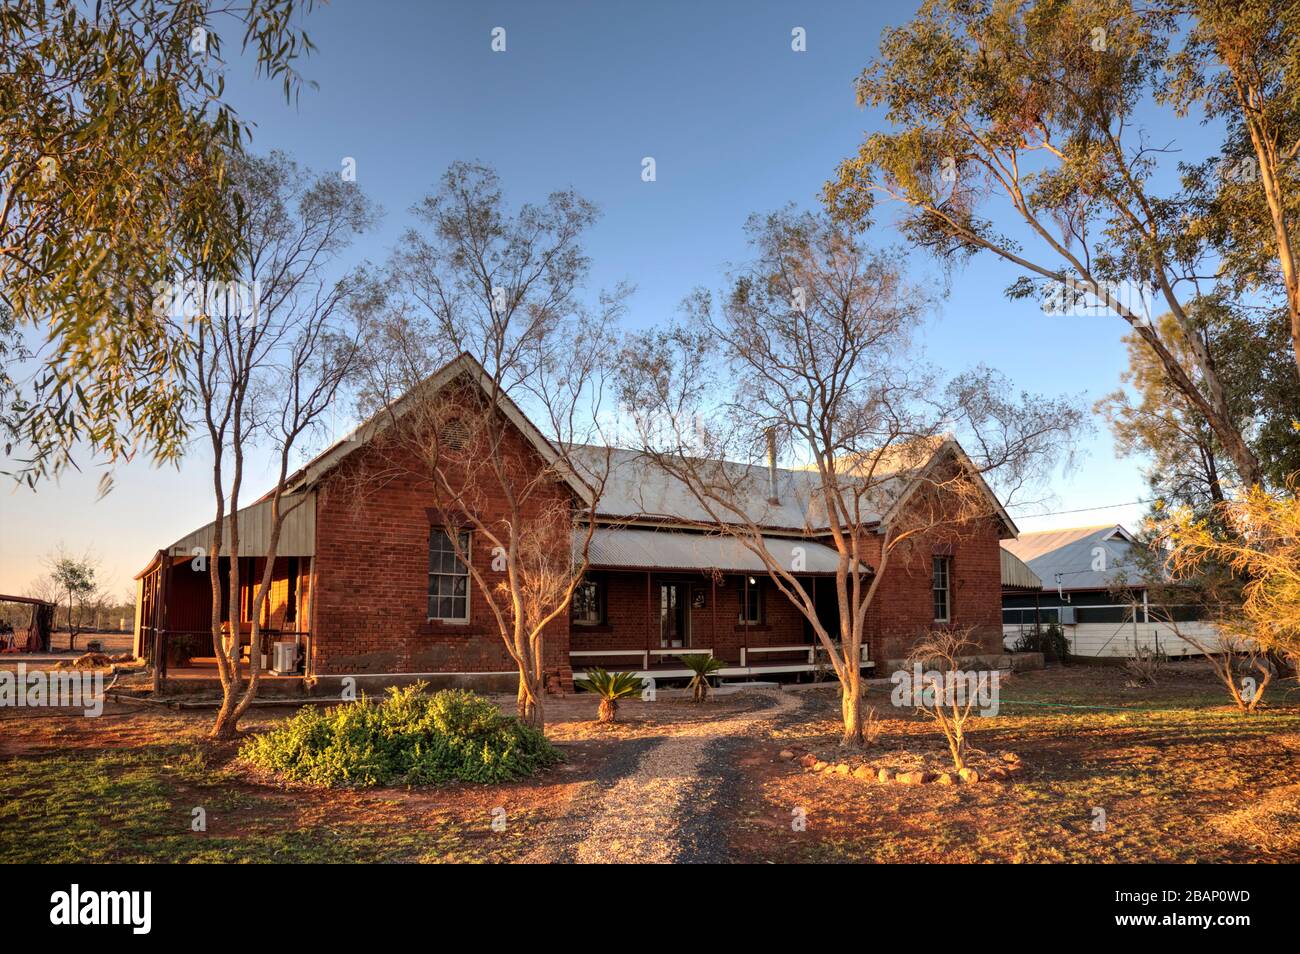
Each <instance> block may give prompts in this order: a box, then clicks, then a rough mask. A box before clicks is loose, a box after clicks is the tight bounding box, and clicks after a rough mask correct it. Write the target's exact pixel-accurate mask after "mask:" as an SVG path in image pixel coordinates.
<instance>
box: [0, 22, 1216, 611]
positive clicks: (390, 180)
mask: <svg viewBox="0 0 1300 954" xmlns="http://www.w3.org/2000/svg"><path fill="white" fill-rule="evenodd" d="M912 12H913V5H912V4H908V3H897V4H864V3H861V2H857V3H843V2H817V3H806V4H795V3H754V2H743V3H730V2H728V3H721V2H720V3H710V4H700V3H672V2H663V3H656V4H616V3H608V2H606V3H595V2H592V3H579V2H569V0H564V2H559V0H548V2H537V0H532V2H520V3H437V2H400V3H399V2H382V3H380V2H369V3H367V2H360V0H338V2H336V3H334V4H332V5H330V6H327V7H323V8H321V9H319V10H318V11H317V12H316V13H314V14H313V15H312V16H311V18H310V20H309V21H308V27H309V32H310V33H311V36H312V39H313V40H314V41H315V42H316V44H317V45H318V46H319V48H320V51H319V53H318V54H317V55H315V56H313V57H311V58H310V59H309V60H307V61H306V62H305V63H304V65H303V72H304V74H305V75H306V76H307V77H308V78H310V79H313V80H315V81H316V82H317V83H318V84H319V89H317V90H311V89H305V90H304V91H303V92H302V95H301V99H300V100H299V102H298V103H297V104H296V105H287V104H285V103H284V100H283V98H282V96H281V95H280V91H279V89H278V88H277V87H276V86H275V85H273V84H270V83H266V82H256V81H254V80H252V79H251V77H250V76H249V75H248V74H247V72H246V71H244V70H242V69H238V68H234V69H232V73H231V76H230V77H229V89H230V92H231V98H232V99H233V101H234V103H235V105H236V106H237V108H238V109H239V110H240V112H241V113H242V114H243V116H244V117H245V118H247V119H251V120H253V121H254V122H256V124H257V129H256V131H255V134H254V142H253V148H254V149H255V150H256V151H265V150H269V149H272V148H279V149H284V150H286V151H288V152H289V153H291V154H292V155H293V156H294V157H295V158H296V159H298V161H299V162H301V163H302V164H304V165H306V166H309V167H312V168H314V169H321V170H338V169H340V168H341V163H342V161H343V159H344V158H345V157H352V158H353V159H355V161H356V170H357V182H358V184H359V185H360V187H361V188H363V189H364V190H365V191H366V192H367V193H368V194H369V195H370V196H372V197H373V198H374V199H375V200H376V201H378V202H379V203H380V204H381V205H382V206H383V208H384V210H385V216H384V219H383V221H382V222H381V223H380V225H379V227H378V228H376V229H375V230H374V232H373V233H372V234H370V235H369V236H367V237H366V238H365V239H364V240H363V241H361V242H359V243H358V244H357V246H356V248H355V258H356V259H357V260H360V259H362V258H369V259H370V260H372V261H376V262H378V261H381V260H382V259H383V258H384V257H385V256H386V255H387V252H388V250H389V249H390V248H391V246H392V244H393V243H394V241H395V240H396V238H397V236H398V235H399V234H400V232H401V231H402V229H403V228H404V227H406V226H407V225H408V224H410V217H409V215H408V209H409V207H410V206H411V205H412V204H413V203H414V202H415V201H416V200H417V199H418V198H419V197H420V196H422V195H424V194H425V193H426V192H428V191H430V190H431V189H432V188H433V187H434V184H435V182H436V179H437V177H438V176H439V174H440V173H441V172H442V171H443V170H444V169H445V168H446V167H447V165H448V164H449V163H450V162H452V161H453V160H456V159H477V160H481V161H484V162H487V163H489V164H491V165H493V166H495V167H496V169H497V170H498V172H499V173H500V176H501V179H502V182H503V184H504V186H505V188H506V190H507V194H508V196H509V197H510V198H511V199H514V200H528V199H534V198H541V197H543V196H545V194H546V193H547V192H549V191H551V190H553V189H556V188H562V187H566V186H570V185H571V186H573V187H574V188H576V189H577V190H578V191H579V192H581V193H582V194H584V195H585V196H587V197H588V198H589V199H592V200H593V201H595V202H596V203H597V204H598V205H599V206H600V207H601V209H602V212H603V217H602V219H601V221H600V222H599V224H598V225H597V226H596V228H595V229H594V230H593V231H592V232H591V234H590V236H589V240H588V243H587V247H588V250H589V252H590V255H591V257H592V259H593V270H592V282H591V284H592V287H593V289H594V288H598V287H602V286H612V285H614V284H615V283H616V282H618V281H622V280H626V281H629V282H631V283H633V284H635V285H636V287H637V291H636V293H635V294H634V296H633V297H632V299H631V302H630V310H629V313H628V319H627V321H628V325H629V326H631V327H645V326H649V325H653V324H655V323H657V322H662V321H665V320H666V319H668V318H669V317H671V316H672V315H673V314H674V313H675V311H676V308H677V304H678V302H679V301H680V300H681V298H682V297H683V296H684V295H685V294H686V293H687V292H689V291H690V290H691V289H692V288H693V287H695V286H697V285H705V286H708V287H711V288H714V289H716V288H718V287H719V284H720V277H721V274H722V271H723V270H724V268H725V266H726V265H727V263H728V262H734V261H738V260H740V259H741V258H743V256H744V253H745V248H744V242H743V233H742V226H743V224H744V221H745V218H746V217H747V216H748V215H749V214H750V213H751V212H755V211H766V210H770V209H773V208H776V207H778V206H780V205H782V204H784V203H786V202H789V201H794V202H796V203H799V204H801V205H806V206H812V205H813V204H815V203H816V200H817V195H818V193H819V191H820V189H821V186H822V183H823V182H824V181H825V180H826V179H827V178H828V177H829V176H830V175H831V173H832V171H833V169H834V167H835V164H836V163H837V162H838V161H839V160H840V159H842V158H844V157H845V156H847V155H849V154H850V153H852V152H853V150H854V149H855V148H856V146H857V144H858V143H859V142H860V140H861V137H862V134H863V132H864V131H866V130H870V129H872V128H878V127H879V123H880V119H879V117H878V116H876V115H874V114H872V113H871V112H869V111H864V110H861V109H859V108H858V107H857V105H856V103H855V102H854V97H853V86H852V83H853V79H854V77H855V76H856V75H857V73H858V72H859V71H860V69H861V68H862V67H863V66H864V65H865V64H866V63H867V62H868V60H869V59H870V58H871V57H872V56H873V55H874V54H875V51H876V49H877V44H878V41H879V37H880V32H881V30H882V29H883V28H884V27H886V26H889V25H895V24H901V23H903V22H905V21H906V20H907V19H908V18H909V17H910V16H911V14H912ZM494 27H503V28H504V29H505V31H506V34H505V36H506V51H505V52H503V53H496V52H493V51H492V49H491V39H492V36H491V34H492V30H493V28H494ZM795 27H803V28H804V29H805V31H806V35H807V51H806V52H803V53H796V52H794V51H792V50H791V42H790V41H791V30H792V29H793V28H795ZM235 42H237V38H235V37H230V38H228V39H227V44H228V45H231V44H233V43H235ZM1151 120H1152V122H1156V121H1158V120H1163V117H1156V116H1152V117H1151ZM1157 131H1158V132H1159V133H1160V134H1161V135H1165V134H1167V135H1168V136H1169V137H1174V138H1179V137H1181V138H1182V139H1185V140H1186V143H1185V145H1187V146H1188V147H1189V151H1190V153H1191V155H1192V156H1193V157H1199V156H1200V154H1201V152H1203V151H1204V149H1205V148H1206V147H1207V146H1212V143H1210V142H1208V141H1206V140H1205V138H1204V137H1205V132H1204V131H1202V130H1199V129H1198V128H1197V127H1195V126H1194V125H1192V124H1182V127H1180V128H1176V129H1163V130H1157ZM646 156H651V157H653V158H654V159H655V162H656V167H657V181H655V182H649V183H648V182H643V181H642V179H641V168H642V166H641V163H642V159H643V158H644V157H646ZM1183 157H1184V158H1187V156H1186V155H1184V156H1183ZM1173 161H1174V160H1173V159H1170V166H1171V168H1172V163H1173ZM888 219H889V215H888V213H885V214H884V215H883V216H882V221H881V222H880V223H879V224H878V227H877V228H876V229H875V230H874V232H873V233H872V235H871V239H872V240H873V241H875V242H877V243H879V244H882V245H891V244H893V243H896V242H898V236H897V234H896V233H895V232H894V231H893V230H892V229H891V228H890V227H889V222H888ZM900 254H901V255H902V256H903V257H904V259H905V260H906V264H907V266H908V268H909V270H910V271H911V272H912V274H913V277H915V278H917V279H920V280H923V281H927V282H931V283H934V284H935V285H936V287H937V283H938V281H939V276H940V274H941V269H940V267H939V264H938V263H936V262H934V261H933V260H931V259H929V258H928V257H927V256H925V255H923V254H920V253H911V252H900ZM1015 277H1017V272H1015V271H1014V270H1012V269H1010V268H1009V267H1007V266H1004V265H1003V264H1001V263H1000V262H998V261H997V260H995V259H993V258H991V257H982V258H977V259H975V260H974V261H973V262H971V263H970V264H968V265H966V266H965V267H964V268H962V269H960V270H958V271H957V272H956V273H955V274H954V275H953V281H952V284H951V289H950V292H949V294H948V295H947V297H946V298H944V299H943V300H942V302H941V303H940V306H939V308H938V309H937V313H936V315H935V316H934V318H933V320H932V322H931V323H930V324H929V325H928V326H927V328H926V329H925V331H924V333H923V334H922V340H923V341H924V343H925V348H926V353H927V357H928V358H929V359H930V360H931V361H933V362H934V363H936V364H938V365H939V366H941V367H943V368H945V369H946V370H948V371H954V372H955V371H958V370H960V369H962V368H965V367H969V366H970V365H973V364H975V363H979V362H983V363H987V364H989V365H992V366H994V367H997V368H999V369H1000V370H1002V371H1003V372H1005V373H1006V374H1007V375H1008V376H1009V377H1010V378H1011V379H1012V381H1014V382H1015V384H1016V385H1017V386H1018V387H1020V388H1023V389H1025V390H1028V391H1033V392H1042V393H1047V394H1061V393H1070V394H1079V393H1083V394H1085V395H1086V397H1087V400H1088V402H1089V404H1091V402H1092V401H1093V400H1095V399H1096V398H1097V397H1100V396H1101V395H1102V394H1104V393H1106V392H1108V391H1110V390H1113V389H1114V388H1115V387H1116V386H1117V385H1118V381H1119V374H1120V372H1121V370H1122V369H1123V367H1124V364H1125V359H1124V352H1123V348H1122V346H1121V344H1120V336H1121V335H1122V334H1123V330H1124V329H1123V327H1122V325H1121V323H1120V321H1119V320H1118V319H1108V318H1063V317H1051V316H1047V315H1044V314H1043V313H1042V311H1041V310H1040V309H1039V307H1038V306H1037V305H1036V304H1034V303H1031V302H1009V301H1007V300H1006V299H1005V298H1004V296H1003V294H1002V290H1003V289H1004V288H1005V287H1006V286H1007V285H1009V284H1010V283H1011V281H1012V280H1013V279H1014V278H1015ZM349 424H350V416H349V415H348V413H347V410H346V409H341V410H340V412H339V419H338V420H337V422H336V426H337V429H338V432H339V433H342V432H343V431H344V430H346V429H347V427H348V426H349ZM1084 449H1085V451H1086V456H1085V457H1084V459H1083V461H1082V466H1081V468H1080V469H1079V470H1078V471H1077V472H1075V473H1073V474H1071V475H1064V476H1062V475H1058V476H1057V477H1056V479H1055V480H1054V481H1053V489H1054V492H1055V500H1053V501H1051V502H1050V505H1048V506H1043V507H1041V508H1039V509H1040V510H1051V511H1061V510H1075V509H1078V508H1085V507H1096V506H1098V505H1103V504H1113V503H1117V502H1122V501H1133V500H1137V499H1140V498H1143V497H1145V496H1146V487H1145V484H1144V482H1143V480H1142V477H1141V473H1140V462H1139V461H1133V460H1124V461H1117V460H1116V459H1115V457H1114V454H1113V451H1112V447H1111V441H1110V436H1109V434H1108V433H1107V432H1106V430H1105V427H1104V424H1102V423H1101V422H1098V429H1097V433H1096V434H1095V436H1094V437H1093V438H1092V439H1090V440H1088V441H1087V442H1086V443H1085V447H1084ZM206 465H207V461H206V458H205V457H204V455H203V453H202V451H201V450H198V449H196V450H195V452H194V453H193V454H192V455H191V456H190V457H189V458H188V459H187V461H186V462H185V464H184V465H183V466H182V468H181V470H180V471H179V472H178V471H175V470H171V469H166V470H159V469H156V468H154V467H152V466H150V465H149V464H148V463H147V462H145V461H137V462H134V463H132V464H130V465H127V466H125V467H120V468H119V469H118V471H117V473H116V475H115V476H116V489H115V490H114V491H113V492H112V493H111V494H109V495H108V496H107V497H106V498H105V499H103V500H100V501H96V500H95V486H96V483H97V481H98V478H99V471H98V470H97V469H96V468H95V467H94V466H93V465H88V466H86V467H85V468H84V470H83V473H81V474H71V475H68V476H66V477H65V478H64V479H63V480H62V481H61V482H60V483H59V484H58V485H53V484H49V485H45V486H43V487H41V488H40V490H39V491H38V492H37V493H36V494H33V493H32V492H30V491H27V490H22V489H20V490H17V491H15V492H13V493H9V492H8V491H7V490H6V492H5V493H3V494H2V495H0V535H2V536H3V539H4V545H3V547H0V592H15V591H17V592H21V591H22V590H23V589H24V588H25V587H26V586H27V585H28V583H29V582H30V581H31V580H32V578H33V577H35V576H37V575H38V574H39V573H40V572H41V569H40V565H39V564H40V558H41V556H42V555H43V554H44V553H46V552H47V551H49V550H50V549H51V548H52V547H54V546H56V545H57V544H59V543H60V542H62V543H63V544H65V545H66V546H67V547H68V548H69V549H71V550H77V551H80V550H84V549H87V548H90V549H92V550H93V551H94V552H95V553H96V555H97V556H98V557H99V558H100V559H101V561H102V564H103V570H102V572H103V576H104V580H105V582H106V583H107V584H108V586H109V589H110V592H112V593H113V594H115V595H117V594H120V593H121V592H123V591H124V590H125V588H126V585H127V583H128V582H129V580H130V577H131V575H132V574H133V573H134V572H135V571H136V570H138V569H139V568H141V567H142V566H143V565H144V564H145V562H146V561H147V560H148V558H149V555H150V554H151V553H152V552H153V551H154V550H156V549H158V548H159V547H161V546H164V545H166V544H168V543H170V542H171V541H172V540H174V539H176V538H178V537H180V536H181V535H183V534H184V533H186V532H188V531H189V530H191V529H193V528H194V527H195V526H198V525H200V524H202V523H204V522H206V521H207V520H209V519H210V514H211V511H212V504H211V501H210V499H209V496H210V477H209V475H208V472H207V471H206V470H205V468H206ZM269 474H270V470H269V468H266V469H264V470H263V471H262V472H261V473H260V474H254V476H253V477H252V482H253V483H254V484H260V483H261V482H263V481H264V480H265V479H267V478H268V477H269ZM1141 510H1142V508H1141V507H1140V506H1130V507H1127V508H1117V509H1107V510H1092V511H1089V512H1083V513H1066V514H1057V515H1054V516H1045V517H1037V518H1035V517H1031V516H1028V515H1027V513H1026V512H1025V511H1023V510H1022V511H1013V515H1014V516H1016V518H1017V520H1018V522H1019V524H1020V526H1021V528H1022V529H1025V530H1035V529H1046V528H1049V527H1057V526H1076V525H1080V524H1087V523H1102V522H1108V521H1112V520H1116V521H1126V522H1128V523H1129V524H1130V526H1131V525H1133V524H1134V523H1135V521H1136V518H1137V517H1138V515H1139V514H1140V512H1141Z"/></svg>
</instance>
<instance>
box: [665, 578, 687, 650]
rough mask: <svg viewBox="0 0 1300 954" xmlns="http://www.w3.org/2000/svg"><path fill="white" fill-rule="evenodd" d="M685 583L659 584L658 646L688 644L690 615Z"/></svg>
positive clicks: (674, 646)
mask: <svg viewBox="0 0 1300 954" xmlns="http://www.w3.org/2000/svg"><path fill="white" fill-rule="evenodd" d="M688 602H689V601H688V599H687V594H686V584H685V583H660V584H659V648H661V649H681V648H683V647H686V646H688V645H690V617H689V616H688V615H687V613H688Z"/></svg>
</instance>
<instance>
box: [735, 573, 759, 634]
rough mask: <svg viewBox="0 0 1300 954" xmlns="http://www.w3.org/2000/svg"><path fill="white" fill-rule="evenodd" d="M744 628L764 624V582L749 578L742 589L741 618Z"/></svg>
mask: <svg viewBox="0 0 1300 954" xmlns="http://www.w3.org/2000/svg"><path fill="white" fill-rule="evenodd" d="M737 622H738V623H740V624H741V625H743V626H748V625H751V624H755V623H761V622H763V581H762V580H760V579H759V578H758V577H754V576H747V577H745V578H744V582H743V584H742V586H741V588H740V618H739V619H738V620H737Z"/></svg>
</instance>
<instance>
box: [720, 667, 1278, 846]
mask: <svg viewBox="0 0 1300 954" xmlns="http://www.w3.org/2000/svg"><path fill="white" fill-rule="evenodd" d="M1225 699H1226V693H1225V692H1224V691H1223V690H1222V688H1221V687H1219V685H1218V684H1217V683H1216V682H1215V681H1214V680H1213V677H1212V675H1211V673H1210V671H1209V668H1208V667H1207V666H1205V665H1204V664H1202V663H1196V662H1192V663H1177V664H1173V665H1172V666H1171V667H1170V668H1169V669H1168V670H1167V671H1166V673H1164V674H1162V676H1161V677H1160V680H1159V685H1157V686H1155V687H1146V688H1129V687H1126V686H1125V679H1124V677H1123V675H1122V673H1121V672H1120V671H1118V670H1115V669H1108V668H1092V667H1083V666H1071V667H1066V668H1055V669H1051V670H1047V671H1043V672H1034V673H1025V674H1021V675H1017V676H1015V677H1013V678H1011V679H1009V680H1007V681H1006V682H1005V683H1004V684H1003V686H1002V705H1001V710H1000V712H999V715H998V716H997V717H995V718H988V719H977V720H974V721H975V723H976V724H975V726H974V733H973V745H975V746H976V747H978V748H980V749H983V750H985V751H986V752H989V753H993V754H994V755H995V756H996V754H997V753H1002V752H1012V753H1015V754H1016V755H1019V756H1020V757H1021V760H1022V761H1023V765H1024V768H1023V769H1022V771H1021V772H1020V773H1018V774H1017V775H1016V776H1015V777H1014V778H1013V779H1012V780H1009V781H1008V782H1006V783H996V782H995V783H993V784H989V783H981V784H978V785H975V786H953V787H944V786H939V785H933V784H931V785H925V786H922V787H907V786H900V785H897V784H881V783H873V782H859V781H857V780H856V779H852V778H848V779H846V778H844V777H842V776H827V775H821V774H814V773H809V772H806V771H792V770H791V769H790V768H789V767H788V765H787V764H783V763H782V760H780V759H774V758H773V757H772V755H771V753H768V757H767V758H766V759H761V760H754V762H753V763H752V764H751V765H750V766H748V767H747V773H746V775H747V777H746V779H745V781H744V782H743V783H742V784H741V785H739V786H738V787H737V794H738V796H740V797H739V799H738V800H737V801H736V802H735V803H733V805H734V811H735V816H736V828H737V829H738V834H737V836H736V838H735V849H734V853H735V855H736V856H737V857H742V858H745V859H747V860H752V861H763V860H767V861H848V862H870V861H904V862H908V861H910V862H928V861H945V862H1107V863H1117V862H1118V863H1123V862H1193V861H1200V862H1209V861H1217V862H1261V861H1265V862H1266V861H1291V862H1294V861H1298V860H1300V692H1297V690H1296V689H1295V688H1294V687H1293V686H1292V687H1291V688H1290V690H1289V692H1288V691H1286V690H1283V689H1280V688H1279V689H1278V690H1276V691H1271V692H1270V694H1269V696H1268V697H1267V699H1268V703H1269V705H1268V707H1267V708H1266V709H1264V710H1263V711H1261V712H1260V713H1258V714H1256V715H1253V716H1243V715H1240V714H1238V713H1237V711H1236V710H1235V709H1233V708H1229V707H1226V706H1224V705H1223V702H1224V700H1225ZM881 703H882V700H881V697H880V696H879V695H878V696H877V706H878V707H879V706H881ZM1063 705H1072V706H1078V707H1084V706H1095V707H1098V708H1094V709H1089V708H1074V709H1067V708H1063V707H1061V708H1058V706H1063ZM886 710H888V711H890V712H892V710H889V704H888V699H887V698H885V699H883V708H881V709H879V710H878V711H881V712H882V713H883V712H885V711H886ZM833 729H834V723H833V722H832V721H831V720H830V719H827V721H825V722H817V721H816V720H809V721H805V722H802V723H800V724H798V725H794V726H791V727H789V728H787V729H786V730H784V731H782V732H779V733H778V738H777V741H778V742H779V743H780V746H784V747H799V748H800V749H801V750H808V751H813V752H817V753H819V754H821V755H822V757H824V758H827V759H832V758H843V756H842V755H836V747H835V746H834V745H830V746H828V745H827V744H826V741H825V734H826V733H828V732H831V731H832V730H833ZM944 756H945V752H944V750H943V747H942V745H941V741H940V739H939V737H938V733H937V730H936V729H935V728H934V727H933V726H932V725H931V724H930V723H928V722H918V721H915V720H905V719H885V720H884V731H883V733H882V736H881V738H880V739H879V740H878V745H877V747H876V748H875V749H874V750H869V751H868V752H867V753H866V755H865V757H862V758H858V759H849V760H848V761H849V762H850V764H851V765H857V764H858V763H861V762H866V763H868V764H871V765H873V766H894V767H899V768H912V767H930V768H937V769H942V768H943V767H944V766H943V764H942V763H943V761H944ZM795 809H802V811H803V813H804V817H805V818H806V819H807V824H806V830H804V831H802V832H798V831H793V830H792V828H791V824H790V821H791V816H792V812H793V811H794V810H795ZM1096 809H1101V810H1102V811H1104V813H1105V815H1104V821H1105V826H1104V829H1103V830H1098V829H1097V827H1094V823H1095V822H1097V821H1098V820H1099V819H1100V818H1101V817H1102V816H1100V815H1099V814H1098V812H1097V811H1096Z"/></svg>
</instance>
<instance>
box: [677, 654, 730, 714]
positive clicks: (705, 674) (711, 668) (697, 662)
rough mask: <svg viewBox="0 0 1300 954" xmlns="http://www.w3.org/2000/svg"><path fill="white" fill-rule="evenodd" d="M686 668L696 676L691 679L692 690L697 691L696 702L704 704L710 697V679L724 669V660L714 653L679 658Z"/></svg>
mask: <svg viewBox="0 0 1300 954" xmlns="http://www.w3.org/2000/svg"><path fill="white" fill-rule="evenodd" d="M677 658H678V659H680V660H681V661H682V662H683V663H685V664H686V668H687V669H689V670H690V671H691V672H693V673H695V675H694V676H693V677H692V678H691V682H690V688H691V689H694V690H695V696H694V698H695V701H696V702H703V701H704V700H705V699H706V698H708V695H709V677H710V676H712V675H713V674H714V673H715V672H717V671H718V670H719V669H721V668H722V660H721V659H718V658H717V657H716V656H714V655H713V654H712V653H710V654H708V655H706V654H704V653H690V654H687V655H684V656H678V657H677Z"/></svg>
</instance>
